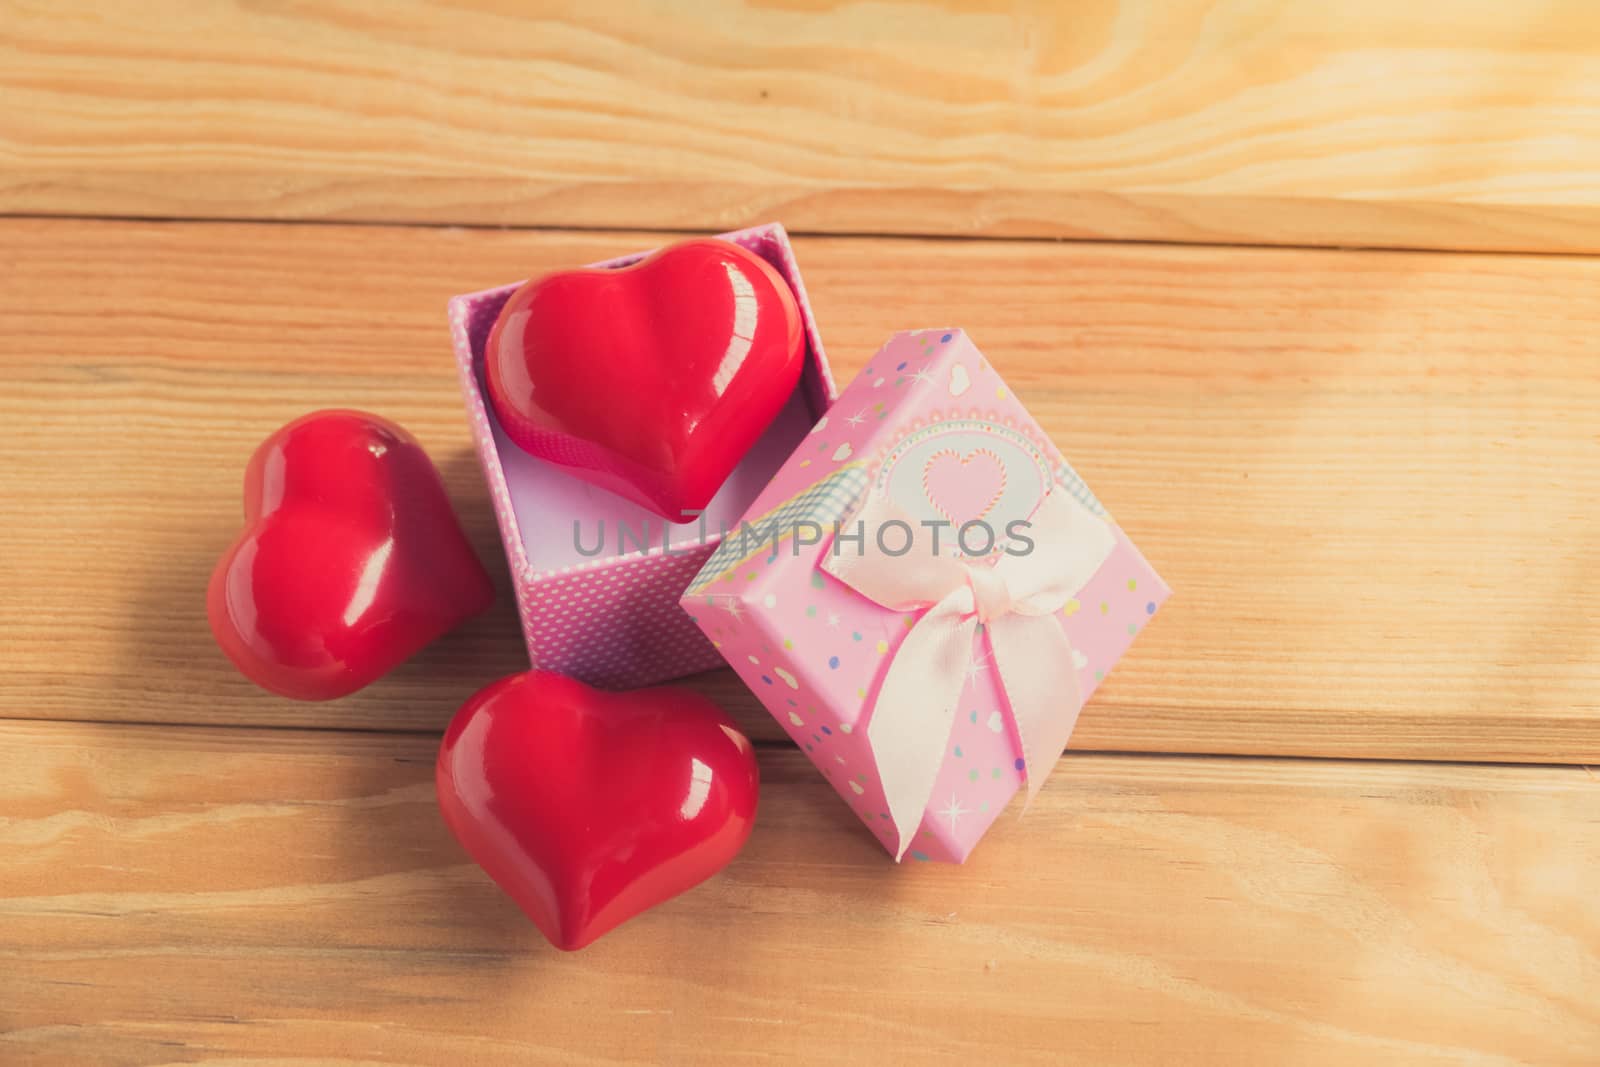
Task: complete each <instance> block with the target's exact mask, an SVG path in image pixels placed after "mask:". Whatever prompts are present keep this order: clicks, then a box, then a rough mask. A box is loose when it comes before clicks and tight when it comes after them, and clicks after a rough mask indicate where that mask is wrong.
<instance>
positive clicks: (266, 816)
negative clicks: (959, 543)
mask: <svg viewBox="0 0 1600 1067" xmlns="http://www.w3.org/2000/svg"><path fill="white" fill-rule="evenodd" d="M434 744H435V741H434V739H433V738H425V737H418V736H396V735H381V734H376V735H343V734H337V733H330V732H326V731H323V732H314V733H301V732H297V731H249V730H237V729H228V730H205V729H185V728H177V727H164V728H145V727H128V726H106V725H99V724H93V725H81V724H41V723H7V724H0V765H3V766H5V767H6V768H7V774H6V776H5V778H4V780H3V782H0V811H4V812H5V813H6V818H5V820H4V821H0V1060H4V1062H6V1063H17V1064H37V1065H44V1064H72V1065H74V1067H76V1065H78V1064H84V1063H107V1064H112V1063H115V1064H127V1065H135V1064H147V1063H148V1064H153V1063H173V1062H188V1061H190V1060H203V1061H205V1062H222V1061H231V1060H232V1059H233V1058H235V1057H237V1058H240V1059H246V1060H251V1061H252V1062H253V1061H255V1060H257V1059H266V1058H268V1057H278V1058H282V1059H283V1060H287V1059H290V1058H294V1057H306V1058H313V1059H315V1060H316V1061H317V1062H319V1063H322V1062H336V1063H345V1062H355V1061H360V1062H363V1063H367V1062H384V1063H390V1062H404V1063H447V1062H471V1063H484V1064H489V1063H505V1062H514V1061H515V1062H523V1060H521V1059H519V1057H525V1056H529V1055H531V1056H532V1057H533V1058H535V1059H539V1058H549V1059H551V1060H554V1061H557V1062H565V1063H578V1062H582V1063H619V1062H630V1063H640V1062H653V1063H702V1062H706V1059H705V1057H706V1056H708V1055H713V1054H717V1055H720V1056H722V1057H725V1058H726V1059H727V1060H730V1061H735V1060H737V1061H744V1060H751V1061H753V1060H763V1061H774V1060H775V1061H780V1062H798V1061H801V1060H803V1061H804V1062H808V1063H834V1062H838V1063H845V1062H852V1063H861V1062H873V1063H878V1062H902V1061H903V1062H912V1061H913V1060H914V1061H915V1062H927V1061H928V1060H929V1059H932V1060H936V1061H939V1062H946V1061H953V1060H961V1061H963V1062H971V1061H972V1059H973V1058H974V1057H981V1056H987V1057H988V1058H991V1059H993V1058H996V1057H998V1058H999V1059H1000V1060H1002V1061H1003V1062H1006V1063H1023V1062H1038V1063H1086V1064H1087V1063H1093V1064H1112V1063H1125V1064H1133V1063H1150V1064H1158V1063H1159V1064H1170V1063H1194V1064H1210V1063H1215V1064H1228V1065H1232V1064H1237V1063H1296V1064H1313V1065H1314V1064H1332V1063H1339V1064H1347V1063H1353V1062H1362V1063H1379V1062H1381V1063H1406V1064H1467V1063H1471V1064H1512V1063H1529V1064H1535V1063H1536V1064H1540V1065H1541V1067H1553V1065H1558V1064H1580V1063H1592V1062H1593V1056H1594V1049H1595V1048H1596V1047H1597V1042H1600V1004H1597V1003H1596V1001H1595V999H1594V997H1593V995H1592V994H1593V991H1594V990H1595V989H1596V988H1600V915H1597V913H1596V910H1595V908H1594V907H1593V886H1592V885H1591V884H1590V883H1589V881H1588V878H1587V872H1589V871H1590V870H1592V867H1593V861H1594V857H1595V856H1596V855H1597V854H1600V803H1597V801H1600V780H1597V779H1596V778H1595V777H1594V776H1593V775H1592V774H1590V773H1587V772H1585V771H1584V770H1581V769H1579V768H1511V767H1475V766H1459V765H1453V766H1452V765H1427V764H1418V765H1403V764H1401V765H1394V764H1390V765H1382V764H1377V765H1374V764H1360V763H1354V764H1351V763H1339V762H1324V761H1277V760H1217V759H1193V758H1151V757H1108V756H1083V757H1078V756H1072V757H1068V758H1066V759H1065V760H1064V761H1063V762H1062V765H1061V766H1060V768H1059V769H1058V771H1057V773H1056V775H1055V776H1054V777H1053V778H1052V779H1051V781H1050V783H1049V784H1048V785H1047V786H1046V787H1045V789H1044V791H1043V793H1042V794H1041V795H1040V797H1039V799H1038V800H1037V801H1036V802H1035V804H1034V805H1033V807H1032V808H1031V809H1030V810H1029V812H1028V813H1027V814H1026V816H1023V817H1021V818H1020V819H1019V818H1017V817H1015V815H1014V813H1010V814H1008V815H1007V816H1005V817H1003V818H1002V819H1001V820H1000V821H999V822H998V823H997V824H996V825H995V828H994V829H993V831H992V832H991V834H990V835H989V837H988V839H987V840H985V842H984V843H983V845H982V846H981V847H980V848H979V849H978V851H977V852H976V853H975V854H974V856H973V857H972V859H971V860H969V861H968V863H967V864H966V865H965V866H963V867H942V866H926V865H921V864H910V865H908V866H907V867H906V868H904V869H896V868H895V867H894V865H893V864H892V863H891V862H890V860H889V859H888V858H887V856H885V855H884V854H883V853H882V852H881V851H880V850H879V849H878V847H877V845H876V843H875V842H873V841H872V840H871V839H870V838H869V837H868V836H867V835H866V834H865V833H864V832H863V831H862V830H861V829H860V827H859V825H858V824H857V823H856V821H855V817H854V815H852V814H851V812H850V811H849V809H848V807H847V806H846V805H845V804H843V803H842V802H841V801H840V800H839V799H838V798H837V797H836V796H834V794H833V793H832V792H831V791H830V790H829V789H828V788H827V786H826V785H825V784H824V783H823V782H822V781H821V779H820V778H818V777H817V775H816V774H815V772H814V771H813V770H812V769H811V767H810V766H809V764H807V763H806V762H805V761H804V759H803V757H801V756H800V755H799V754H798V753H797V752H795V751H794V750H793V749H782V750H778V749H767V750H763V752H762V761H763V762H762V768H763V775H764V779H765V780H764V788H763V798H762V808H761V813H760V816H759V818H758V821H757V828H756V831H755V833H754V835H753V836H752V838H751V840H750V843H749V845H748V846H747V847H746V849H745V851H744V852H743V853H742V854H741V855H740V857H739V858H738V859H737V860H735V861H734V863H733V864H732V866H730V867H729V868H728V869H727V870H726V871H725V872H723V873H722V874H721V875H719V876H718V877H716V878H715V879H713V880H712V881H710V882H708V883H706V884H705V885H703V886H701V887H700V888H698V889H696V890H694V891H693V892H691V893H689V894H687V895H685V896H683V897H680V898H678V899H677V900H675V901H672V902H669V903H667V904H666V905H664V906H662V907H661V908H659V909H657V910H656V911H654V912H651V913H649V914H647V915H645V916H643V917H641V918H639V919H637V920H636V921H634V922H633V923H631V924H630V925H628V926H626V927H624V928H622V929H620V930H618V931H617V932H615V933H614V934H613V935H611V936H609V937H607V938H605V939H602V940H601V941H600V942H598V943H597V944H596V945H595V946H593V947H592V948H591V949H589V950H587V951H585V952H584V953H582V954H581V955H577V956H565V955H562V954H560V953H557V952H556V951H554V950H552V949H550V948H548V947H547V946H546V945H545V944H544V943H543V942H542V941H541V940H540V939H539V936H538V934H537V933H536V932H534V931H533V929H532V927H531V926H530V925H528V924H527V923H526V921H525V920H524V919H523V918H522V916H521V915H520V913H518V912H517V911H516V909H515V908H514V906H513V905H511V904H510V903H509V901H507V900H506V899H505V898H504V897H502V896H501V895H500V894H499V893H498V891H496V890H495V889H494V887H493V886H492V885H491V884H490V883H489V882H488V880H487V879H486V878H485V877H484V876H483V875H482V874H481V872H479V871H478V870H477V868H475V867H473V866H471V865H470V864H469V863H468V862H467V861H466V860H465V858H464V855H463V854H462V853H461V852H460V851H459V849H458V848H457V846H456V845H455V843H454V842H453V841H452V840H450V838H449V836H448V832H447V831H446V830H445V829H444V828H443V825H442V823H441V822H440V820H439V818H438V815H437V811H436V808H435V806H434V801H433V788H432V785H431V771H432V759H433V753H434ZM274 1062H278V1060H274Z"/></svg>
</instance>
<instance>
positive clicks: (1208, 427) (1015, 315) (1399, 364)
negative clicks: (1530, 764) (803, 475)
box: [0, 220, 1600, 762]
mask: <svg viewBox="0 0 1600 1067" xmlns="http://www.w3.org/2000/svg"><path fill="white" fill-rule="evenodd" d="M657 240H660V238H658V237H651V236H649V235H643V234H627V235H593V234H590V235H574V234H559V233H550V234H530V233H491V232H464V231H446V230H429V229H388V228H382V227H336V226H309V227H308V226H300V227H281V226H259V225H182V226H175V225H162V224H134V223H122V224H116V223H90V222H79V223H70V224H69V223H48V222H29V221H15V220H14V221H11V222H9V223H5V224H0V249H3V252H0V262H3V263H6V264H7V265H8V270H7V275H6V277H5V280H4V284H0V335H3V336H5V337H7V338H8V339H9V344H8V345H7V346H6V347H5V349H4V350H3V351H0V361H3V362H0V366H3V367H4V372H3V376H4V381H5V382H6V388H5V389H4V390H0V424H3V425H4V426H5V427H6V430H5V432H4V433H3V434H0V596H4V598H5V600H6V603H7V610H6V611H4V612H0V647H4V648H5V650H6V666H7V682H6V686H5V687H4V689H0V712H3V714H4V715H7V716H11V717H25V718H52V719H58V718H59V719H120V720H134V721H172V722H203V723H225V722H227V723H265V724H274V725H288V724H301V725H325V726H347V727H362V728H378V729H396V728H404V729H423V730H439V729H441V728H442V726H443V724H444V723H445V721H446V720H447V719H448V717H449V715H450V714H451V712H452V711H453V710H454V708H455V706H456V705H457V704H458V703H459V702H460V701H461V700H462V699H464V698H465V697H466V696H467V695H468V694H469V693H471V692H472V691H473V690H474V689H476V688H477V687H478V686H480V685H482V684H485V683H486V682H488V681H489V680H491V679H493V678H495V677H498V676H499V675H502V674H505V673H508V672H510V671H512V670H516V669H518V668H519V667H520V666H521V665H522V664H523V662H524V660H523V656H522V652H521V646H520V641H519V638H518V636H517V633H516V625H515V622H514V620H513V617H512V614H511V611H510V609H509V604H508V603H505V604H502V605H501V606H500V607H499V608H497V609H496V611H495V612H494V613H493V614H492V615H490V616H489V617H487V618H484V619H482V620H479V621H478V622H475V623H473V624H471V625H469V626H468V627H467V628H465V629H464V630H462V631H460V632H459V633H457V634H456V635H453V636H451V637H450V638H448V639H446V640H445V641H443V642H441V643H440V644H439V645H437V646H435V647H434V648H433V649H431V650H429V651H428V652H426V653H425V654H424V655H423V656H422V657H421V659H420V660H419V661H417V662H415V663H413V664H411V665H408V666H407V667H404V668H402V669H401V670H400V671H399V672H398V674H397V675H395V676H394V677H393V678H391V679H390V680H387V681H385V682H384V683H382V684H379V685H377V686H374V687H372V688H371V689H369V690H368V691H367V692H365V693H362V694H359V695H357V696H355V697H352V698H349V699H346V700H344V701H340V702H336V703H333V704H309V705H308V704H297V703H293V702H290V701H286V700H281V699H277V698H274V697H270V696H267V695H265V694H263V693H260V692H258V691H256V690H255V689H254V688H253V687H251V686H250V685H249V684H247V683H246V682H244V681H243V680H242V679H241V678H239V677H238V676H236V675H235V674H234V673H233V671H232V670H231V669H230V668H229V667H228V665H227V664H226V663H225V662H224V661H223V659H222V658H221V656H220V654H218V653H217V652H216V651H215V649H214V648H213V647H212V645H211V643H210V639H209V636H208V633H207V630H206V627H205V622H204V614H203V590H204V586H205V582H206V579H207V576H208V574H209V571H210V568H211V565H212V562H213V560H214V559H215V557H216V555H217V554H218V553H219V552H220V551H221V549H222V548H223V547H224V546H225V545H226V544H227V542H228V540H229V539H230V538H231V536H232V531H233V530H234V529H235V526H236V523H237V521H238V520H237V515H238V505H237V499H238V493H239V479H240V472H241V470H242V468H243V464H244V462H245V459H246V458H247V456H248V455H249V453H250V451H251V449H252V448H253V447H254V445H255V444H256V442H258V441H259V440H260V439H261V438H262V437H263V436H265V435H266V434H267V433H268V432H270V431H271V430H272V429H274V428H275V427H277V426H278V425H280V424H281V423H283V422H285V421H287V420H289V419H290V418H293V417H294V416H296V415H298V414H300V413H302V412H305V411H308V410H312V409H315V408H318V407H327V406H357V407H364V408H370V409H373V410H376V411H380V412H383V413H385V414H387V415H389V416H391V417H394V418H396V419H398V420H399V421H401V422H402V423H403V424H405V425H407V426H409V427H411V428H412V429H413V430H414V431H416V432H417V433H418V434H419V435H420V437H421V438H422V440H423V441H424V443H425V444H426V445H427V446H428V447H429V448H430V449H431V450H432V452H433V454H434V455H435V456H436V457H437V458H438V459H439V460H440V462H441V464H442V466H443V468H444V470H445V472H446V476H447V479H448V482H449V485H450V488H451V490H452V492H453V493H454V495H455V499H456V500H457V502H458V504H459V506H460V509H461V511H462V514H463V515H464V516H465V519H466V522H467V525H468V526H469V528H470V529H471V531H472V535H473V538H474V540H475V542H476V544H477V545H478V547H479V549H480V551H481V552H482V553H483V555H484V557H485V558H486V559H491V560H495V561H496V566H495V570H496V573H497V574H500V575H503V564H501V563H499V561H498V547H497V546H498V543H497V541H496V539H495V532H494V526H493V519H492V517H491V515H490V511H489V508H488V504H487V498H486V493H485V491H484V488H483V485H482V479H481V476H480V474H479V471H478V469H477V465H476V460H475V458H474V457H473V456H472V454H471V453H470V451H469V443H468V437H467V432H466V420H465V418H464V417H463V415H462V412H461V405H460V400H459V397H458V394H457V387H456V381H455V372H454V368H453V365H452V363H451V358H450V353H449V349H448V339H447V335H446V330H445V324H444V318H443V306H444V302H445V299H446V298H447V297H448V296H449V294H451V293H453V292H464V291H470V290H472V289H476V288H481V287H486V286H488V285H490V284H493V283H496V282H503V281H507V280H514V279H516V278H519V277H522V276H523V275H525V274H528V273H530V272H538V271H544V270H548V269H552V268H555V267H558V266H561V265H570V264H575V263H582V262H587V261H590V260H593V259H595V258H597V257H599V256H602V255H606V254H610V253H612V252H622V251H629V250H633V249H637V248H641V247H649V246H650V245H651V244H652V243H654V242H655V241H657ZM798 250H799V251H798V254H799V257H800V262H801V264H802V267H803V269H804V271H805V274H806V278H807V281H808V287H809V289H810V291H811V294H812V296H813V298H814V301H815V304H816V307H817V311H818V315H819V318H820V320H821V323H822V328H823V331H824V335H825V337H826V338H827V343H828V344H829V346H830V351H831V353H832V357H833V360H834V363H835V365H836V368H837V369H838V370H839V371H840V372H841V373H842V374H843V375H845V376H848V375H850V374H853V373H854V372H855V371H856V370H858V369H859V368H860V367H861V366H862V365H863V363H864V361H865V359H866V358H867V357H868V356H869V355H870V354H871V353H872V351H873V350H874V349H875V347H876V346H877V345H878V344H879V343H880V342H881V341H882V340H883V339H884V338H885V337H886V336H887V335H888V334H889V332H890V331H891V330H894V329H899V328H910V327H917V326H927V325H939V324H942V323H948V324H960V325H964V326H967V327H968V328H970V329H971V330H972V331H973V334H974V336H975V337H976V339H977V340H978V342H979V344H980V345H982V346H984V348H985V350H986V351H987V352H988V354H989V355H990V356H991V357H992V358H993V360H994V361H995V363H996V365H997V366H998V367H999V368H1000V369H1001V371H1002V373H1004V374H1005V375H1006V377H1007V378H1008V380H1009V381H1010V383H1011V385H1012V386H1013V387H1014V388H1015V389H1016V390H1017V392H1018V393H1019V394H1020V395H1021V396H1022V397H1023V398H1024V400H1025V401H1026V402H1027V403H1028V404H1029V406H1030V407H1031V409H1032V410H1033V411H1034V412H1035V413H1036V414H1037V416H1038V417H1039V419H1040V420H1041V422H1042V423H1043V425H1044V426H1045V428H1046V429H1047V430H1048V431H1049V432H1050V433H1051V434H1052V435H1053V436H1054V437H1055V439H1056V440H1057V441H1058V442H1059V443H1060V444H1061V446H1062V448H1063V450H1064V451H1065V452H1066V454H1067V455H1068V456H1069V457H1071V458H1072V460H1073V461H1074V463H1075V464H1076V465H1077V466H1078V468H1079V470H1080V471H1081V472H1082V473H1083V475H1084V476H1085V477H1086V478H1087V479H1088V480H1089V483H1090V484H1091V485H1093V486H1094V487H1095V488H1096V489H1097V490H1098V491H1099V493H1100V495H1101V496H1102V497H1103V499H1104V500H1105V501H1106V503H1107V505H1108V506H1109V507H1110V508H1111V510H1112V512H1113V513H1114V514H1116V516H1117V517H1118V518H1119V519H1120V520H1121V522H1122V523H1123V525H1124V526H1125V527H1126V528H1127V529H1128V530H1129V531H1130V532H1131V533H1132V535H1133V537H1134V538H1135V540H1136V541H1137V542H1138V543H1139V544H1140V545H1141V546H1142V547H1143V548H1144V550H1145V551H1146V553H1147V554H1148V555H1149V557H1150V558H1151V560H1152V561H1153V562H1154V564H1155V565H1156V567H1157V568H1158V569H1159V570H1161V571H1162V573H1163V574H1164V575H1165V576H1166V577H1167V578H1168V579H1169V581H1170V582H1171V583H1172V585H1173V587H1174V588H1175V590H1176V595H1175V597H1174V599H1173V600H1172V601H1171V602H1170V604H1169V605H1168V607H1167V609H1166V610H1165V611H1164V612H1163V613H1162V615H1161V617H1160V619H1159V620H1158V622H1157V624H1156V625H1153V626H1151V627H1150V629H1149V631H1148V632H1147V633H1145V634H1144V635H1142V636H1141V637H1140V640H1139V642H1138V644H1137V645H1136V646H1135V648H1134V650H1133V652H1132V654H1131V656H1130V657H1129V659H1128V660H1127V661H1125V663H1124V665H1123V667H1122V668H1121V669H1120V670H1119V671H1117V672H1116V673H1114V674H1113V675H1112V676H1111V678H1110V679H1108V681H1107V684H1106V686H1105V687H1104V688H1103V690H1102V691H1101V692H1100V693H1099V694H1098V695H1097V696H1096V698H1095V700H1094V701H1093V702H1092V704H1091V705H1090V707H1089V708H1088V709H1087V710H1086V712H1085V713H1084V716H1083V719H1082V721H1081V724H1080V726H1079V729H1078V732H1077V734H1076V735H1075V737H1074V741H1073V744H1074V745H1075V746H1078V747H1080V748H1088V749H1100V750H1118V751H1122V750H1143V751H1203V752H1220V753H1278V754H1286V753H1287V754H1308V755H1347V756H1403V757H1421V758H1436V759H1507V760H1532V761H1542V762H1600V582H1597V581H1596V578H1597V576H1600V517H1597V516H1596V515H1595V513H1594V510H1593V501H1594V498H1595V494H1596V490H1597V489H1600V359H1597V358H1596V357H1597V356H1600V342H1597V341H1596V338H1597V337H1600V263H1596V262H1593V261H1584V260H1578V259H1568V258H1550V257H1544V258H1515V257H1499V256H1489V257H1484V256H1460V255H1437V254H1396V253H1341V252H1306V251H1293V250H1225V249H1208V248H1158V247H1125V246H1124V247H1118V246H1099V245H1068V246H1055V245H1048V244H1043V243H1020V244H1019V243H993V242H952V241H883V240H877V241H871V240H857V239H821V238H819V239H809V240H802V241H801V242H800V243H799V246H798ZM503 582H504V579H503V577H502V583H503ZM507 599H508V598H507ZM703 684H704V685H705V687H706V688H707V689H708V690H709V691H711V692H713V693H714V694H716V695H717V696H718V697H719V698H721V699H723V700H724V701H725V702H727V703H729V704H730V705H731V706H733V707H734V709H735V711H736V713H737V714H738V715H739V716H741V718H742V720H743V721H744V722H745V723H746V724H747V725H748V727H749V728H750V729H751V730H752V732H754V733H755V734H756V735H757V736H759V737H764V738H769V739H775V738H778V737H780V736H782V735H781V734H780V733H779V732H778V731H777V730H776V729H775V727H774V726H773V725H772V724H771V723H770V721H769V720H768V719H767V717H766V715H765V713H763V712H761V711H760V710H759V709H758V708H757V707H756V706H755V704H754V702H753V701H752V700H751V698H749V696H748V695H746V694H745V693H744V692H743V690H742V689H741V688H740V686H739V683H738V682H737V681H736V680H734V679H733V678H732V677H731V676H729V675H713V676H711V677H709V678H708V679H707V680H706V681H705V682H704V683H703Z"/></svg>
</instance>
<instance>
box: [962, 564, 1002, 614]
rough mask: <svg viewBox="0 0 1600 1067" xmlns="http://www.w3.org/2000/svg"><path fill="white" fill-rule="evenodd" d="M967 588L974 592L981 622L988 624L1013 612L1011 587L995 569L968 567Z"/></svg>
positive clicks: (975, 607)
mask: <svg viewBox="0 0 1600 1067" xmlns="http://www.w3.org/2000/svg"><path fill="white" fill-rule="evenodd" d="M967 588H969V589H971V590H972V599H973V601H974V610H975V611H976V613H977V616H978V621H979V622H982V623H987V622H989V621H990V620H992V619H998V618H1000V616H1002V615H1007V614H1009V613H1010V612H1011V587H1010V586H1008V585H1007V584H1006V579H1005V576H1004V575H1003V574H999V573H997V572H996V571H995V569H994V568H993V567H968V568H967Z"/></svg>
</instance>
